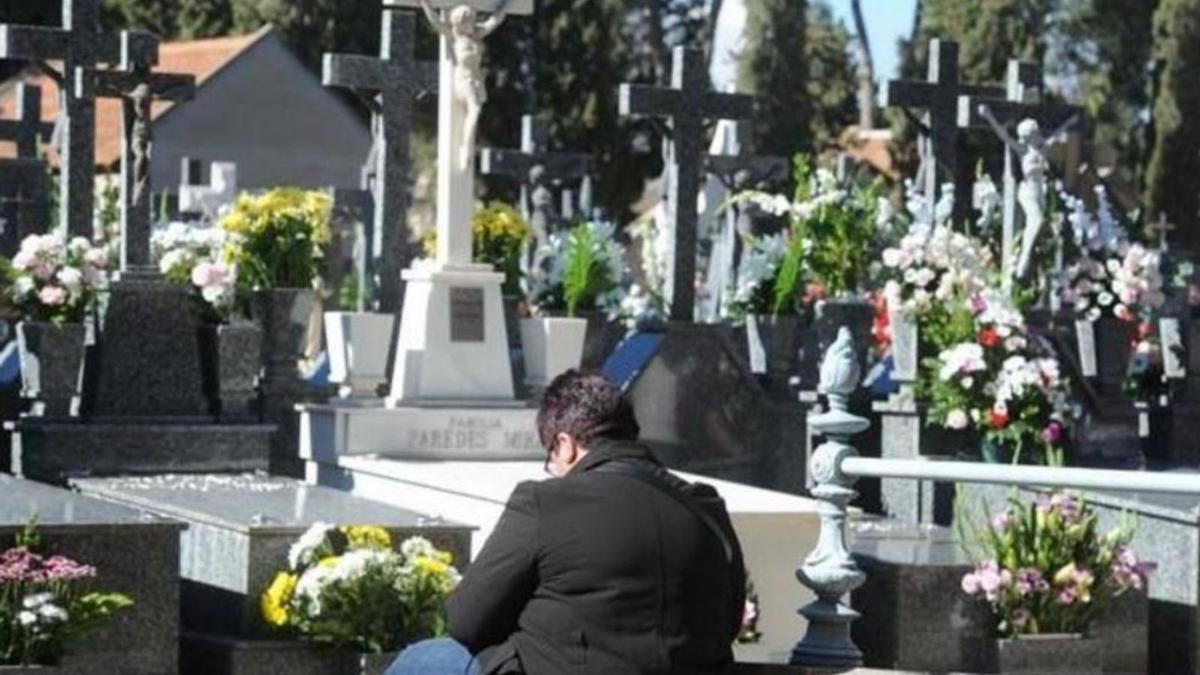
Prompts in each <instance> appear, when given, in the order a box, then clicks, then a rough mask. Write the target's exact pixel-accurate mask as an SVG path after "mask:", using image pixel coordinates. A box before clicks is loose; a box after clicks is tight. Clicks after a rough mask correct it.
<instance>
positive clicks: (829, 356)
mask: <svg viewBox="0 0 1200 675" xmlns="http://www.w3.org/2000/svg"><path fill="white" fill-rule="evenodd" d="M860 374H861V370H860V366H859V364H858V359H857V358H856V357H855V354H854V341H853V340H852V339H851V336H850V330H849V329H848V328H846V327H845V326H843V327H842V328H841V329H839V331H838V337H837V340H835V341H834V343H833V344H832V345H830V347H829V349H828V351H826V352H825V358H824V360H823V361H822V362H821V380H820V385H819V386H818V392H819V393H821V394H825V396H826V397H827V398H828V400H829V410H828V411H827V412H824V413H821V414H819V415H814V416H812V417H809V418H808V423H809V425H810V426H811V428H812V429H813V430H814V432H815V433H817V434H820V435H823V436H825V437H826V438H827V439H828V440H826V441H825V442H824V443H822V444H821V445H820V446H818V447H817V449H816V451H815V452H813V455H812V460H811V462H810V464H809V472H810V475H811V476H812V477H813V480H814V481H815V482H816V487H814V488H813V489H812V490H811V494H812V496H813V498H815V499H817V500H819V507H818V513H819V514H820V516H821V535H820V538H819V539H818V540H817V547H816V549H815V550H813V552H812V553H810V554H809V555H808V557H807V558H805V559H804V563H803V564H802V565H801V566H800V569H798V570H796V578H797V579H799V580H800V583H802V584H804V585H805V586H807V587H808V588H810V589H812V591H813V592H814V593H816V595H817V599H816V600H814V601H813V602H811V603H809V604H808V605H805V606H804V607H802V608H801V609H800V614H801V615H803V616H804V618H805V619H808V632H807V633H805V635H804V639H803V640H801V641H800V642H799V643H798V644H797V645H796V647H795V648H794V649H793V650H792V657H791V663H792V664H794V665H804V666H817V667H822V668H852V667H855V666H860V665H862V652H861V651H859V649H858V647H856V646H855V645H854V642H853V641H852V640H851V639H850V623H851V622H852V621H854V620H855V619H856V618H858V612H855V611H854V610H853V609H851V608H850V606H849V605H848V604H844V603H843V602H842V598H843V596H845V595H846V594H847V593H849V592H851V591H853V590H854V589H856V588H858V587H859V586H861V585H862V583H863V581H865V580H866V575H865V574H864V573H863V572H862V570H860V569H858V566H857V565H855V563H854V558H853V557H851V555H850V551H849V550H848V549H847V548H846V505H847V504H848V503H849V502H850V500H851V499H854V497H855V496H856V495H857V494H858V493H857V492H855V491H854V490H853V488H852V487H851V486H852V485H853V484H854V481H855V479H854V478H853V477H850V476H846V475H844V474H842V472H841V469H840V466H841V463H842V460H844V459H846V458H847V457H856V456H858V453H857V452H855V451H854V448H853V447H852V446H851V445H850V444H849V443H848V442H847V441H848V440H849V439H850V437H851V436H853V435H855V434H858V433H861V432H863V431H865V430H866V429H867V427H868V426H870V422H868V421H867V420H866V419H864V418H862V417H859V416H857V415H852V414H850V413H849V412H848V411H847V404H848V402H849V398H850V395H851V394H852V393H854V390H855V389H857V388H858V386H859V382H860Z"/></svg>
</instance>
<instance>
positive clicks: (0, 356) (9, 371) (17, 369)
mask: <svg viewBox="0 0 1200 675" xmlns="http://www.w3.org/2000/svg"><path fill="white" fill-rule="evenodd" d="M20 379H21V361H20V359H19V358H18V357H17V342H16V340H13V341H12V342H9V343H8V344H6V345H4V349H0V387H12V386H16V385H17V383H18V381H19V380H20Z"/></svg>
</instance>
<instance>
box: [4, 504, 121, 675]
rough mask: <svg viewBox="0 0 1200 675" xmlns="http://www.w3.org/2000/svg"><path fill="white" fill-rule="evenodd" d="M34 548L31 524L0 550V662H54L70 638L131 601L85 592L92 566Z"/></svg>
mask: <svg viewBox="0 0 1200 675" xmlns="http://www.w3.org/2000/svg"><path fill="white" fill-rule="evenodd" d="M37 547H38V537H37V533H36V532H35V531H34V528H33V526H32V525H31V526H30V527H28V528H27V529H26V530H25V532H24V533H23V534H21V535H20V536H19V537H18V540H17V545H16V546H15V547H14V548H10V549H8V550H6V551H4V552H0V665H49V666H52V665H57V664H58V662H59V661H60V660H61V659H62V657H63V656H64V655H65V654H66V652H67V651H68V650H69V649H70V646H71V642H72V641H73V640H75V639H76V638H78V637H79V636H80V635H82V634H84V633H86V632H88V631H90V630H93V629H95V628H99V627H101V626H103V625H104V623H105V622H106V621H107V620H108V619H109V618H110V617H111V616H113V615H114V614H115V613H116V612H118V611H120V610H121V609H124V608H126V607H129V606H131V605H132V604H133V601H132V600H130V599H129V598H128V597H127V596H125V595H122V594H120V593H96V592H90V591H88V585H89V581H90V580H91V579H94V578H95V576H96V568H95V567H92V566H90V565H84V564H81V563H79V562H76V561H75V560H72V559H70V558H67V557H65V556H61V555H53V556H45V555H42V554H40V553H37V552H36V551H35V549H36V548H37Z"/></svg>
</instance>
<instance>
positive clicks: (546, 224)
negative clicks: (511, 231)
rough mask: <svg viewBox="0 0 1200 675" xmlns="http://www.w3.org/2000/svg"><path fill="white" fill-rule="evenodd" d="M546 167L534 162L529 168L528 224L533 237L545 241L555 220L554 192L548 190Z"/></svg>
mask: <svg viewBox="0 0 1200 675" xmlns="http://www.w3.org/2000/svg"><path fill="white" fill-rule="evenodd" d="M549 182H550V180H549V177H548V176H547V175H546V167H545V166H543V165H541V164H536V165H534V167H533V168H532V169H530V170H529V226H530V228H532V229H533V238H534V240H535V241H538V242H545V241H547V238H548V237H549V235H550V232H551V230H553V229H554V225H555V221H556V220H557V217H556V214H555V212H554V193H553V192H552V191H551V190H550V186H549V185H548V183H549Z"/></svg>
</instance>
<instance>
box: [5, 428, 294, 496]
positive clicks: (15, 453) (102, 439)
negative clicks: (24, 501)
mask: <svg viewBox="0 0 1200 675" xmlns="http://www.w3.org/2000/svg"><path fill="white" fill-rule="evenodd" d="M12 428H13V430H14V431H15V432H16V433H14V434H13V450H12V467H13V473H15V474H17V475H20V476H23V477H26V478H33V479H36V480H41V481H45V482H49V483H62V482H64V481H65V480H66V479H67V478H69V477H72V476H112V475H121V474H150V473H164V472H185V473H201V472H225V471H255V470H266V468H267V464H268V460H269V458H270V449H271V448H270V446H271V436H272V434H273V433H274V432H275V427H274V426H273V425H265V424H239V425H234V424H171V423H168V422H164V423H161V424H154V423H145V424H118V423H91V422H84V421H81V419H80V418H69V419H56V418H49V417H25V418H22V419H20V420H18V421H17V422H16V423H14V424H13V425H12Z"/></svg>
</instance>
